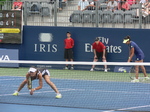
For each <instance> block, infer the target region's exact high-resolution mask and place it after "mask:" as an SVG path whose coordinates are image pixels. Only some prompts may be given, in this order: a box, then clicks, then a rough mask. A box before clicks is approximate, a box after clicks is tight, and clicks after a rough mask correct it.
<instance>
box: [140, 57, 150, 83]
mask: <svg viewBox="0 0 150 112" xmlns="http://www.w3.org/2000/svg"><path fill="white" fill-rule="evenodd" d="M138 62H143V60H140V61H138ZM140 68H141V70H142V72H143V74H144V77H145V79H146V80H147V79H149V77H148V75H147V73H146V69H145V67H144V66H143V65H141V66H140Z"/></svg>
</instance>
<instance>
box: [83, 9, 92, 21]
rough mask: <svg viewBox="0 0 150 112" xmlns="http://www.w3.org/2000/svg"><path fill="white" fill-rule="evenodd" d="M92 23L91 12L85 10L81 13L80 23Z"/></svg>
mask: <svg viewBox="0 0 150 112" xmlns="http://www.w3.org/2000/svg"><path fill="white" fill-rule="evenodd" d="M91 21H92V14H91V11H89V10H85V11H83V13H82V22H83V23H90V22H91Z"/></svg>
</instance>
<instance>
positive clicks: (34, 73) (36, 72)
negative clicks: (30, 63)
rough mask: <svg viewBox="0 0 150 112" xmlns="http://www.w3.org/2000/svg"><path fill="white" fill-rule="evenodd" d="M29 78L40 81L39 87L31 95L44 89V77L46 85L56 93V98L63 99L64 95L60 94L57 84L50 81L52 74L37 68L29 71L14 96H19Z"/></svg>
mask: <svg viewBox="0 0 150 112" xmlns="http://www.w3.org/2000/svg"><path fill="white" fill-rule="evenodd" d="M29 77H31V80H35V79H38V80H39V86H38V87H36V88H34V89H31V90H30V94H31V95H32V94H33V92H34V91H36V90H39V89H41V88H42V86H43V80H42V77H43V78H44V80H45V81H46V83H47V84H48V85H50V87H51V88H52V89H53V90H54V91H55V92H56V98H61V97H62V95H61V94H60V93H59V91H58V89H57V87H56V86H55V84H54V83H53V82H51V81H50V72H49V71H48V70H47V69H43V68H35V67H31V68H30V69H29V71H28V73H27V74H26V79H25V80H24V81H23V82H22V83H21V84H20V86H19V88H18V90H17V91H15V92H14V93H13V95H14V96H17V95H19V91H20V90H21V89H22V88H23V87H24V86H25V85H26V84H27V83H28V78H29ZM28 89H29V88H28Z"/></svg>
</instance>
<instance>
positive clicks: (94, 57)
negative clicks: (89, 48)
mask: <svg viewBox="0 0 150 112" xmlns="http://www.w3.org/2000/svg"><path fill="white" fill-rule="evenodd" d="M93 52H94V58H97V56H96V50H95V49H93Z"/></svg>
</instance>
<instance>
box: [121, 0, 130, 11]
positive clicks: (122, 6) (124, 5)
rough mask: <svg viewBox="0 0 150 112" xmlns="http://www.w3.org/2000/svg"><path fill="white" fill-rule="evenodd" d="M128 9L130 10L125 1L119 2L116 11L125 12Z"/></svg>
mask: <svg viewBox="0 0 150 112" xmlns="http://www.w3.org/2000/svg"><path fill="white" fill-rule="evenodd" d="M129 9H130V7H129V4H128V2H127V1H126V0H121V1H120V2H119V3H118V10H123V11H126V10H129Z"/></svg>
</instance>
